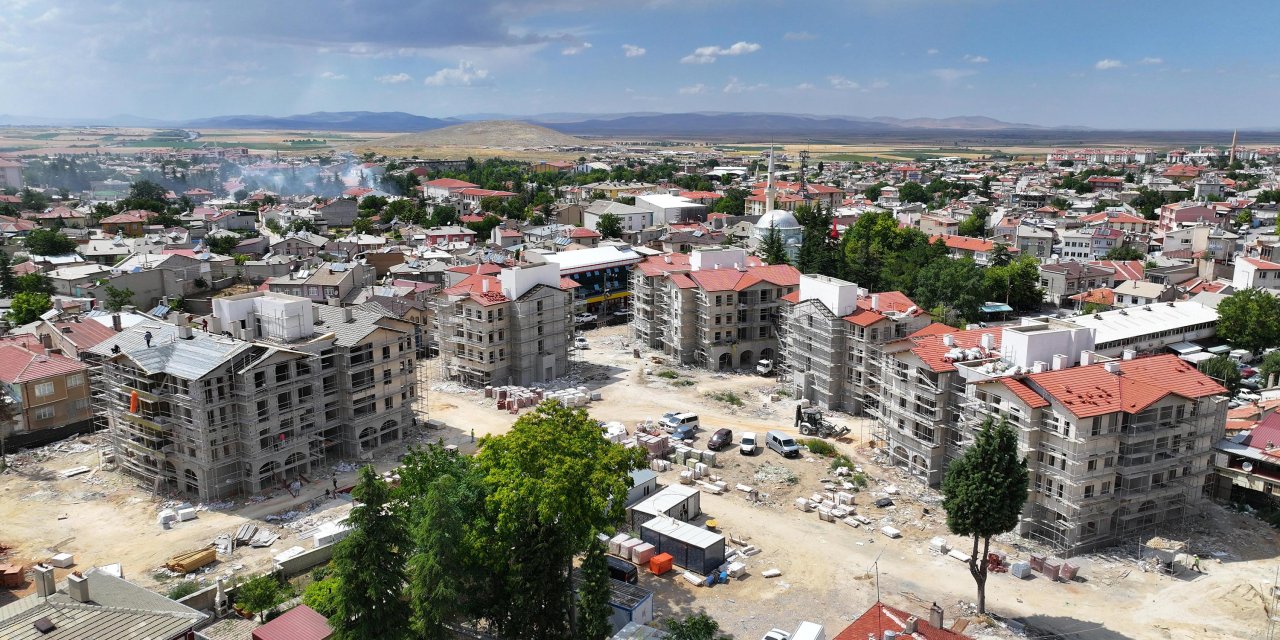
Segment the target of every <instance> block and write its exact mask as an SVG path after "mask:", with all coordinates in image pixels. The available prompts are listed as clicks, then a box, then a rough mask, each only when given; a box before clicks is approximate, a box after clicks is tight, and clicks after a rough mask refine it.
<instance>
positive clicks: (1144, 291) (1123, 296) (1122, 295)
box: [1111, 280, 1178, 308]
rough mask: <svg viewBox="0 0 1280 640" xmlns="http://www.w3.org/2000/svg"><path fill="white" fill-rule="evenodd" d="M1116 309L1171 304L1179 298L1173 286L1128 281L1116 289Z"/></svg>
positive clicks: (1113, 289)
mask: <svg viewBox="0 0 1280 640" xmlns="http://www.w3.org/2000/svg"><path fill="white" fill-rule="evenodd" d="M1111 290H1112V292H1113V293H1114V295H1115V303H1114V304H1113V306H1115V307H1121V308H1123V307H1141V306H1144V305H1149V304H1156V303H1159V302H1170V301H1172V300H1173V299H1174V298H1176V297H1177V296H1178V289H1177V287H1174V286H1172V285H1168V284H1161V283H1156V282H1144V281H1142V280H1126V281H1124V282H1122V283H1120V284H1118V285H1116V286H1114V287H1112V289H1111Z"/></svg>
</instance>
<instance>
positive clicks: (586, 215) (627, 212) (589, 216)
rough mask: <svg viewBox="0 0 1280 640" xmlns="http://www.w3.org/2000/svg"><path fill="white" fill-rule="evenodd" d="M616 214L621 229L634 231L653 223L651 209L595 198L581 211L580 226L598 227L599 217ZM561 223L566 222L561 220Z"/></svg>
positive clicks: (596, 228) (597, 228)
mask: <svg viewBox="0 0 1280 640" xmlns="http://www.w3.org/2000/svg"><path fill="white" fill-rule="evenodd" d="M606 214H608V215H614V216H617V218H618V222H619V223H620V224H621V225H622V231H623V232H624V233H626V232H635V231H640V230H641V229H644V228H645V227H648V226H649V225H651V224H653V214H654V212H653V210H652V209H646V208H643V207H638V206H633V205H629V204H623V203H621V202H614V201H613V200H595V201H593V202H592V203H591V204H589V205H587V208H586V209H584V210H583V212H582V226H583V227H585V228H587V229H595V230H597V231H599V229H600V218H601V217H602V216H604V215H606ZM560 223H561V224H568V223H566V222H565V221H563V220H561V221H560Z"/></svg>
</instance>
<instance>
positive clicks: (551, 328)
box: [432, 261, 577, 386]
mask: <svg viewBox="0 0 1280 640" xmlns="http://www.w3.org/2000/svg"><path fill="white" fill-rule="evenodd" d="M576 286H577V285H576V284H575V283H574V282H573V281H572V280H569V279H567V278H561V277H560V270H559V268H558V267H557V266H556V265H555V264H552V263H548V262H545V261H544V262H540V263H537V264H527V265H524V266H518V267H508V268H504V269H502V270H501V272H499V273H498V275H497V277H494V276H490V275H482V274H479V273H476V274H473V275H470V276H467V277H466V278H464V279H463V280H462V281H461V282H459V283H458V284H456V285H454V286H452V287H449V288H447V289H445V290H444V291H442V292H441V293H440V294H439V295H437V296H436V297H435V299H434V300H433V303H432V304H433V306H434V310H433V316H434V318H435V322H436V328H435V335H436V336H437V339H438V341H439V344H440V354H441V364H442V366H444V367H445V372H446V374H447V375H448V377H449V378H450V379H452V380H457V381H459V382H462V383H463V384H467V385H472V386H484V385H508V384H511V385H530V384H533V383H535V382H549V381H551V380H554V379H555V378H558V377H560V376H563V375H565V374H567V373H568V371H569V344H570V342H571V340H572V334H573V318H572V313H573V288H574V287H576Z"/></svg>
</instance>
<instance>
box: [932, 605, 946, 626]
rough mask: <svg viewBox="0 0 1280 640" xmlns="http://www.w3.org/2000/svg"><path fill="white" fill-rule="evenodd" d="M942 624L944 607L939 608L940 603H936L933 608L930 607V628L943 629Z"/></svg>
mask: <svg viewBox="0 0 1280 640" xmlns="http://www.w3.org/2000/svg"><path fill="white" fill-rule="evenodd" d="M942 622H943V618H942V607H939V606H938V603H936V602H935V603H933V606H932V607H929V626H931V627H933V628H934V629H941V628H942Z"/></svg>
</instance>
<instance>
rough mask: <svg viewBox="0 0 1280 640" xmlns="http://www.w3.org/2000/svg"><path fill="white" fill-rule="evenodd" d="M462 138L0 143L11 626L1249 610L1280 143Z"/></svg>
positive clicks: (792, 623)
mask: <svg viewBox="0 0 1280 640" xmlns="http://www.w3.org/2000/svg"><path fill="white" fill-rule="evenodd" d="M739 44H743V43H739ZM586 46H587V47H590V46H591V45H590V44H588V45H586ZM735 46H737V45H735ZM640 51H641V54H643V50H640ZM725 51H728V50H725ZM718 55H730V54H728V53H724V52H721V53H720V54H718ZM984 61H985V60H984ZM735 80H736V79H735ZM463 126H466V127H468V131H472V130H477V131H483V130H485V129H486V126H488V125H486V123H484V122H479V123H474V124H469V125H463ZM493 126H494V127H499V126H500V127H501V129H500V130H501V136H502V137H506V138H510V139H513V140H515V139H517V138H518V139H519V140H532V141H533V142H527V143H523V144H519V143H516V142H513V143H511V146H510V148H495V147H493V146H491V143H492V142H493V141H492V140H486V141H485V143H484V144H471V145H468V144H466V143H465V141H459V140H453V139H451V142H450V143H449V144H451V145H453V147H454V148H455V149H456V148H463V147H466V148H475V149H479V148H481V147H485V148H487V152H486V153H484V154H481V153H475V154H474V155H473V156H471V157H463V158H459V157H448V158H446V157H443V154H441V155H440V156H435V155H433V154H432V153H431V145H432V144H433V142H432V139H430V138H428V139H425V142H424V140H423V139H413V140H409V141H405V142H404V147H403V148H402V149H400V150H397V149H396V147H397V144H398V143H397V142H396V141H395V140H396V139H394V138H385V139H370V140H366V141H361V142H360V143H359V144H353V145H351V146H350V147H341V146H338V145H335V144H333V143H332V140H328V139H324V138H322V137H321V136H323V135H324V134H323V132H320V133H309V134H306V135H304V136H300V137H296V138H289V139H287V140H285V139H284V138H282V139H281V140H282V141H279V142H276V143H273V144H278V145H284V148H276V149H271V150H267V149H263V148H254V147H253V146H252V145H250V144H247V143H246V144H244V145H243V146H241V145H240V144H238V143H235V142H227V143H219V144H214V143H212V142H208V140H207V139H206V138H205V137H203V136H202V135H201V134H197V133H195V132H194V131H193V132H192V133H191V134H190V135H188V134H186V133H184V131H185V130H183V129H178V130H176V131H177V132H176V133H174V132H170V133H169V134H165V135H168V137H169V138H171V139H172V140H173V141H177V142H175V143H174V144H170V145H150V144H148V145H141V144H140V146H136V147H135V148H111V149H107V148H95V149H93V150H91V151H90V150H86V149H80V150H76V149H73V148H71V147H69V146H65V145H64V146H59V147H51V146H46V147H37V148H29V149H24V150H13V151H6V152H3V153H0V238H2V242H3V244H2V245H0V311H2V312H3V321H2V322H0V326H2V327H3V335H0V383H2V387H3V398H4V402H3V403H2V404H0V454H2V458H0V468H2V469H3V470H2V471H0V495H3V496H4V497H3V498H0V521H4V522H5V523H6V525H5V526H4V527H2V528H0V529H2V530H0V575H2V576H3V585H2V586H3V587H4V588H3V589H2V590H0V637H3V638H22V639H26V638H50V639H72V638H75V639H80V638H84V639H88V638H143V637H146V638H155V639H171V638H203V639H207V640H216V639H218V640H220V639H232V638H235V639H245V638H254V639H261V640H267V639H272V638H291V639H297V638H308V639H310V638H315V639H317V640H320V639H323V638H330V637H332V638H410V637H413V638H418V637H429V638H485V639H490V638H492V639H510V640H516V639H533V638H566V637H572V638H584V639H589V640H603V639H604V638H616V639H621V640H640V639H647V638H662V637H669V638H672V639H673V640H695V639H696V640H704V639H705V640H715V639H718V638H723V637H726V636H727V637H732V638H738V639H740V640H744V639H749V640H754V639H755V638H761V637H763V638H764V639H766V640H814V639H820V640H826V639H827V638H833V639H835V640H867V639H868V638H875V639H877V640H893V639H895V638H916V639H925V640H938V639H959V638H1037V639H1039V638H1071V639H1073V640H1088V639H1091V638H1098V639H1110V638H1122V637H1123V638H1191V637H1196V638H1217V637H1222V638H1225V637H1240V638H1245V637H1248V638H1263V637H1271V634H1272V627H1273V625H1274V624H1275V623H1274V620H1275V619H1276V618H1275V615H1276V605H1277V597H1278V596H1280V587H1277V586H1276V583H1275V572H1276V565H1275V558H1276V554H1277V550H1278V548H1277V545H1278V544H1280V542H1278V541H1277V538H1276V534H1275V527H1277V526H1280V503H1278V502H1277V497H1276V496H1277V495H1280V457H1277V456H1278V454H1277V451H1278V450H1277V446H1278V445H1280V413H1277V412H1276V411H1275V409H1276V408H1277V407H1280V351H1277V349H1280V298H1277V296H1280V235H1277V231H1276V216H1277V206H1278V203H1280V173H1278V172H1277V166H1278V163H1280V146H1268V145H1266V144H1253V143H1251V142H1249V141H1248V140H1247V139H1246V137H1245V136H1243V135H1241V136H1239V137H1237V136H1233V135H1232V133H1231V132H1226V133H1224V134H1223V137H1224V139H1223V140H1222V141H1221V143H1220V144H1217V145H1198V144H1197V145H1191V146H1174V145H1167V146H1161V147H1157V148H1152V147H1142V146H1134V145H1125V144H1121V143H1116V144H1107V143H1098V146H1097V147H1096V148H1054V147H1044V148H1039V149H1030V150H1028V149H1026V148H1021V149H1018V150H1016V151H1009V152H1007V153H1006V152H1003V151H1001V150H1000V149H999V148H991V149H986V150H983V151H974V150H970V149H967V148H962V147H959V146H957V147H956V148H955V151H954V152H949V151H948V150H947V148H946V147H942V148H938V147H933V148H926V147H924V146H920V147H919V148H918V149H914V150H913V148H912V147H911V146H910V145H906V144H905V143H901V144H898V147H899V148H897V149H894V150H886V151H880V152H877V151H870V150H864V151H859V152H858V155H857V157H858V159H856V160H854V159H849V158H850V157H851V156H852V154H850V153H841V152H838V151H833V150H832V149H829V148H823V149H818V148H817V147H819V146H821V145H807V144H805V143H803V142H789V143H786V144H782V143H779V144H777V145H772V146H771V145H769V144H757V145H754V146H748V145H731V144H727V143H721V142H719V141H716V142H701V143H690V142H688V141H680V142H670V141H660V140H656V139H655V140H654V141H650V142H643V141H640V140H639V139H640V138H641V136H636V138H637V140H632V141H625V142H624V141H616V140H607V139H604V138H599V139H595V138H593V139H577V140H576V141H575V140H574V139H573V138H572V137H571V136H569V135H567V134H562V133H557V132H550V133H549V134H548V133H545V132H539V131H537V130H536V129H540V128H538V127H533V126H532V125H521V124H519V123H510V122H507V123H501V124H500V125H493ZM442 131H443V130H442ZM546 131H549V130H546ZM435 133H438V132H433V134H435ZM81 134H84V132H81ZM551 134H554V136H552V137H546V136H549V135H551ZM58 135H62V134H58ZM65 135H68V136H72V137H74V135H80V134H76V133H74V132H70V133H65ZM103 135H108V136H114V134H112V133H110V132H109V130H106V129H103V130H96V131H95V133H94V136H103ZM121 135H124V134H123V133H121ZM131 135H134V134H131ZM414 135H421V134H414ZM445 135H448V134H445ZM539 136H543V138H539ZM53 137H56V135H55V136H49V137H48V138H46V139H51V138H53ZM162 137H163V136H162ZM1096 137H1097V136H1096V135H1094V136H1093V138H1096ZM1093 138H1091V139H1093ZM71 139H72V138H68V140H69V142H67V143H66V144H67V145H69V144H71V142H70V140H71ZM138 139H139V140H152V141H154V140H155V139H156V134H155V132H152V133H151V134H146V135H142V136H140V137H139V138H138ZM441 139H443V138H436V139H435V140H441ZM58 144H59V145H63V143H62V142H59V143H58ZM103 144H108V143H103ZM1091 144H1092V143H1091ZM366 147H367V148H366ZM455 155H456V154H455Z"/></svg>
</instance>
